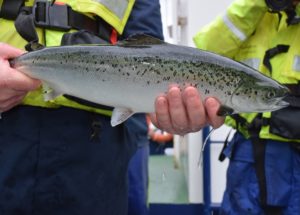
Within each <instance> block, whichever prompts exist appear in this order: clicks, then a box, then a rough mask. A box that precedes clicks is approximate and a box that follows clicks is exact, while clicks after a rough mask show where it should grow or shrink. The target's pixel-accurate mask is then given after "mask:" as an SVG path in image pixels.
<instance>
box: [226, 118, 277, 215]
mask: <svg viewBox="0 0 300 215" xmlns="http://www.w3.org/2000/svg"><path fill="white" fill-rule="evenodd" d="M231 117H232V118H233V119H235V121H236V124H237V127H238V126H243V127H245V128H247V130H248V131H249V134H250V139H251V142H252V146H253V157H254V168H255V172H256V176H257V181H258V185H259V190H260V203H261V206H262V208H263V210H264V212H265V214H266V215H281V214H282V208H280V207H273V206H270V205H268V204H267V185H266V183H267V181H266V174H265V150H266V140H264V139H261V138H260V137H259V132H260V130H261V127H262V126H263V125H266V124H267V123H268V121H267V120H266V119H264V118H262V114H261V113H259V114H258V115H257V117H256V118H254V120H253V121H252V122H251V123H248V122H247V121H246V119H245V118H243V117H241V116H240V115H238V114H235V115H232V116H231Z"/></svg>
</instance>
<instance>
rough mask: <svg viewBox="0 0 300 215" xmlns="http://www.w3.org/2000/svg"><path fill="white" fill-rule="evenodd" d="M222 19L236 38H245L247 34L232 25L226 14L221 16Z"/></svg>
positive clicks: (242, 39)
mask: <svg viewBox="0 0 300 215" xmlns="http://www.w3.org/2000/svg"><path fill="white" fill-rule="evenodd" d="M223 21H224V23H225V25H226V26H227V27H228V28H229V29H230V30H231V31H232V33H233V34H234V35H235V36H236V37H237V38H239V39H240V40H241V41H244V40H246V39H247V36H246V35H245V34H244V33H243V32H242V31H241V30H240V29H239V28H238V27H236V26H235V25H234V23H233V22H232V21H231V20H230V19H229V17H228V16H227V14H226V15H225V16H223Z"/></svg>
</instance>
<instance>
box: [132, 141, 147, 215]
mask: <svg viewBox="0 0 300 215" xmlns="http://www.w3.org/2000/svg"><path fill="white" fill-rule="evenodd" d="M148 157H149V145H147V146H144V147H140V148H138V150H137V152H136V153H135V155H134V156H133V157H132V159H131V160H130V163H129V169H128V180H129V194H128V215H146V214H148V207H147V197H148Z"/></svg>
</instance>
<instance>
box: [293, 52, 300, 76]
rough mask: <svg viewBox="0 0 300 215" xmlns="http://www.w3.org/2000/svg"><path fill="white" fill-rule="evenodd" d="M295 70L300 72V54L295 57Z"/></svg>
mask: <svg viewBox="0 0 300 215" xmlns="http://www.w3.org/2000/svg"><path fill="white" fill-rule="evenodd" d="M293 70H294V71H296V72H300V56H299V55H296V56H295V57H294V62H293Z"/></svg>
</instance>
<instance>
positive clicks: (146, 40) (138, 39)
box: [117, 34, 165, 48]
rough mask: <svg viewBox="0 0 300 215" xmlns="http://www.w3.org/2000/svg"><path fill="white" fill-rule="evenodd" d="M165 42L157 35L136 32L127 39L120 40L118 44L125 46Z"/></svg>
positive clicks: (143, 45) (141, 45)
mask: <svg viewBox="0 0 300 215" xmlns="http://www.w3.org/2000/svg"><path fill="white" fill-rule="evenodd" d="M161 44H165V42H164V41H162V40H160V39H157V38H155V37H152V36H149V35H147V34H134V35H131V36H130V37H128V38H127V39H125V40H122V41H119V42H118V43H117V45H118V46H124V47H141V48H142V47H147V46H150V45H161Z"/></svg>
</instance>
